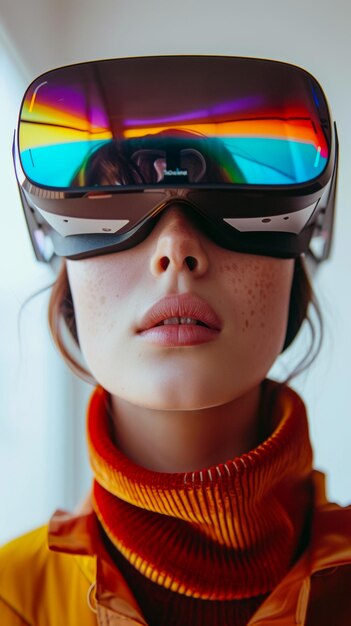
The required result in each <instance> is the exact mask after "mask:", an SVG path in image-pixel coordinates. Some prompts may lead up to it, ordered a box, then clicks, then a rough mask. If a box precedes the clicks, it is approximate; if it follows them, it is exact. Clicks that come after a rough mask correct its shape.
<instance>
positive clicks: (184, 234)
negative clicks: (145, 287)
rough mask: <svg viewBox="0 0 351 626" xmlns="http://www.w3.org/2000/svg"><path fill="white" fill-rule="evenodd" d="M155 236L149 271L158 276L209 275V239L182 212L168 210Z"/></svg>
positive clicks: (181, 210)
mask: <svg viewBox="0 0 351 626" xmlns="http://www.w3.org/2000/svg"><path fill="white" fill-rule="evenodd" d="M153 236H154V238H155V244H154V246H155V248H154V251H153V253H152V256H151V260H150V269H151V272H152V273H153V274H154V275H155V276H158V275H160V274H163V273H164V272H167V271H172V270H173V271H177V272H182V271H186V272H192V273H193V274H194V276H202V275H203V274H205V273H206V271H207V269H208V265H209V259H208V255H207V251H206V248H205V245H206V239H205V238H204V236H203V235H202V234H201V233H200V231H199V230H198V229H197V228H196V226H195V225H194V224H192V222H191V220H190V219H189V218H188V217H187V216H186V213H185V212H184V210H183V209H179V208H173V207H172V208H169V209H167V210H166V211H165V212H164V214H163V215H162V217H161V218H160V220H159V222H158V224H157V225H156V227H155V229H154V231H153Z"/></svg>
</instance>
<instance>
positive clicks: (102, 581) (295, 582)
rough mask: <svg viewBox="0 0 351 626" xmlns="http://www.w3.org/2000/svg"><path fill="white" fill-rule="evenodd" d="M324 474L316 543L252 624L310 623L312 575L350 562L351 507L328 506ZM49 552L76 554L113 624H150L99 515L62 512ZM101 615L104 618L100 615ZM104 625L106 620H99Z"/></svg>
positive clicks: (53, 524)
mask: <svg viewBox="0 0 351 626" xmlns="http://www.w3.org/2000/svg"><path fill="white" fill-rule="evenodd" d="M323 480H324V478H323V475H322V474H320V473H319V472H314V482H315V487H316V493H317V494H318V496H317V503H316V509H315V512H314V518H313V522H312V534H311V543H310V545H309V547H308V548H307V550H306V551H305V552H304V553H303V555H302V556H301V557H300V559H299V560H298V561H297V562H296V564H295V565H294V566H293V567H292V568H291V569H290V570H289V572H288V573H287V574H286V576H284V578H283V579H282V580H281V581H280V583H279V584H278V585H277V587H276V588H275V589H274V590H273V592H272V593H271V594H270V595H269V596H268V598H267V599H266V600H265V601H264V602H263V603H262V605H261V606H260V607H259V609H258V611H256V613H255V615H254V616H253V617H252V618H251V620H250V622H249V624H248V626H268V625H269V624H272V622H273V621H274V626H288V625H289V624H291V625H295V626H296V625H299V626H303V624H305V619H306V612H307V607H308V600H309V593H310V585H311V582H310V581H311V576H312V575H313V574H315V573H316V572H320V571H322V570H325V569H328V568H332V567H339V566H342V565H346V564H351V508H347V509H342V508H341V507H339V506H338V505H334V504H329V503H327V502H326V500H325V497H324V495H323ZM49 548H50V549H51V550H55V551H58V552H64V553H68V554H72V555H75V559H76V561H77V564H78V566H79V567H80V569H81V570H82V572H83V574H84V575H85V576H86V578H87V580H88V581H89V582H90V583H91V584H92V585H93V584H94V583H95V597H96V603H97V612H98V614H99V613H100V614H101V612H103V613H104V614H105V615H104V620H105V621H106V619H107V618H108V619H109V620H110V621H109V622H108V623H109V624H110V626H118V625H119V624H120V623H121V624H122V623H123V626H126V620H129V623H130V624H138V625H140V624H141V625H143V626H146V622H145V620H144V618H143V616H142V614H141V611H140V609H139V607H138V605H137V603H136V601H135V598H134V596H133V594H132V592H131V590H130V589H129V587H128V585H127V584H126V582H125V580H124V578H123V577H122V575H121V574H120V572H118V570H117V569H116V567H115V566H114V564H113V562H112V560H111V558H110V556H109V554H108V553H107V551H106V549H105V547H104V545H103V543H102V541H101V539H100V533H99V528H98V523H97V519H96V516H95V513H94V512H93V511H92V510H90V507H89V505H88V506H86V507H85V512H84V513H81V514H78V515H70V514H68V513H66V512H64V511H57V512H56V513H55V514H54V516H53V517H52V519H51V521H50V524H49ZM101 617H102V616H101ZM100 621H101V623H104V621H103V619H101V620H100Z"/></svg>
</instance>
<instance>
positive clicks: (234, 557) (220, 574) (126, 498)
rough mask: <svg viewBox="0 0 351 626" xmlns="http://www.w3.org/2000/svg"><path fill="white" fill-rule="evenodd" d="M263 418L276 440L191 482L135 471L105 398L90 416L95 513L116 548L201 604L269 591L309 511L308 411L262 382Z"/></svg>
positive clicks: (186, 477)
mask: <svg viewBox="0 0 351 626" xmlns="http://www.w3.org/2000/svg"><path fill="white" fill-rule="evenodd" d="M262 398H263V400H262V410H261V415H262V419H265V420H266V423H267V428H269V432H271V433H272V434H271V435H270V437H269V438H268V439H267V440H266V441H264V442H263V443H261V444H260V445H259V446H258V447H257V448H255V449H254V450H252V451H251V452H249V453H247V454H244V455H242V456H240V457H237V458H235V459H231V460H228V461H226V462H225V463H223V464H219V465H216V466H212V467H208V468H203V469H201V470H199V471H197V472H190V473H174V474H167V473H158V472H152V471H150V470H146V469H145V468H142V467H139V466H138V465H136V464H134V463H132V462H131V461H130V460H129V459H127V458H126V457H125V456H124V455H122V453H121V452H120V451H119V450H118V448H117V447H116V445H115V443H114V442H113V441H112V438H111V433H110V423H109V412H108V394H107V393H106V391H104V390H103V389H102V388H97V389H96V391H95V392H94V394H93V397H92V400H91V403H90V407H89V411H88V441H89V451H90V458H91V465H92V468H93V471H94V475H95V483H94V490H93V505H94V509H95V511H96V514H97V516H98V518H99V520H100V523H101V524H102V527H103V529H104V531H105V532H106V534H107V535H108V537H109V539H110V540H111V541H112V543H113V544H114V545H115V547H116V548H117V549H118V550H119V551H120V552H121V553H122V554H123V556H124V557H125V558H127V559H128V560H129V561H130V563H131V564H132V565H133V566H134V567H135V568H136V569H137V570H138V571H140V572H141V573H143V574H144V575H145V576H146V577H148V578H149V579H151V580H153V581H154V582H156V583H158V584H160V585H163V586H165V587H167V588H169V589H172V590H173V591H176V592H178V593H182V594H185V595H189V596H192V597H198V598H203V599H217V600H233V599H239V598H249V597H254V596H257V595H262V594H266V593H268V592H269V591H271V590H272V589H273V588H274V587H275V586H276V584H277V583H278V582H279V580H280V579H281V578H282V577H283V576H284V574H285V573H286V572H287V570H288V569H289V568H290V567H291V565H292V563H293V562H294V561H295V560H296V558H297V557H298V556H299V554H300V552H301V550H302V548H303V546H304V541H306V540H307V537H304V534H306V526H307V525H308V523H309V520H308V515H307V511H308V510H309V509H311V502H312V481H311V471H312V470H311V467H312V451H311V446H310V442H309V437H308V426H307V419H306V412H305V408H304V405H303V403H302V401H301V400H300V398H299V397H298V396H297V395H296V394H295V393H294V392H293V391H292V390H291V389H289V388H287V387H285V386H281V385H277V384H276V383H273V382H271V381H266V382H265V383H264V387H263V394H262Z"/></svg>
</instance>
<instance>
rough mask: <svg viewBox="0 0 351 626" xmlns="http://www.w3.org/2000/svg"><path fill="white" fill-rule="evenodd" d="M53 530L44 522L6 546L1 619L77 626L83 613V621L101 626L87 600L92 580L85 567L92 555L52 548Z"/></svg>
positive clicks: (1, 554)
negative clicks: (49, 537) (84, 561)
mask: <svg viewBox="0 0 351 626" xmlns="http://www.w3.org/2000/svg"><path fill="white" fill-rule="evenodd" d="M47 533H48V528H47V526H43V527H41V528H38V529H36V530H34V531H32V532H30V533H27V534H25V535H23V536H21V537H19V538H17V539H14V540H13V541H11V542H9V543H8V544H6V545H5V546H3V547H2V548H0V623H1V624H2V623H4V624H6V626H17V625H18V626H22V624H23V625H25V626H27V625H28V626H58V625H59V624H65V625H67V626H71V624H72V626H73V624H74V625H76V623H77V615H80V616H81V617H82V623H84V624H87V625H89V626H90V625H94V626H95V625H96V619H95V615H94V613H92V612H91V610H90V609H89V607H88V604H87V593H88V590H89V587H90V581H89V579H88V578H87V576H86V575H85V574H84V568H82V567H80V560H82V559H87V558H91V557H76V556H74V555H71V554H61V553H58V552H53V551H51V550H49V548H48V545H47ZM9 615H11V621H10V620H9ZM83 617H84V619H83Z"/></svg>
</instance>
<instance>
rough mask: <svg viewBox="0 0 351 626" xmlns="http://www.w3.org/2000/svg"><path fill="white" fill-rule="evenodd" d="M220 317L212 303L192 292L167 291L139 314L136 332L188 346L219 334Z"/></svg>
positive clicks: (163, 343) (160, 341)
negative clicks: (172, 293) (170, 293)
mask: <svg viewBox="0 0 351 626" xmlns="http://www.w3.org/2000/svg"><path fill="white" fill-rule="evenodd" d="M221 328H222V323H221V320H220V319H219V317H218V315H217V313H215V311H214V310H213V309H212V307H211V306H210V305H209V304H208V303H207V302H206V301H205V300H203V299H202V298H200V297H199V296H196V295H194V294H189V293H185V294H180V295H170V296H166V297H165V298H162V299H161V300H159V301H158V302H156V303H155V304H154V305H153V306H151V307H150V308H149V309H148V310H147V311H146V313H145V314H144V315H143V316H142V318H141V320H140V322H139V324H138V326H137V333H138V334H139V335H140V336H141V337H143V338H145V339H147V340H148V341H151V342H152V343H156V344H158V345H161V346H165V347H171V346H191V345H196V344H199V343H205V342H207V341H211V340H213V339H215V338H216V337H218V334H219V333H220V331H221Z"/></svg>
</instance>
